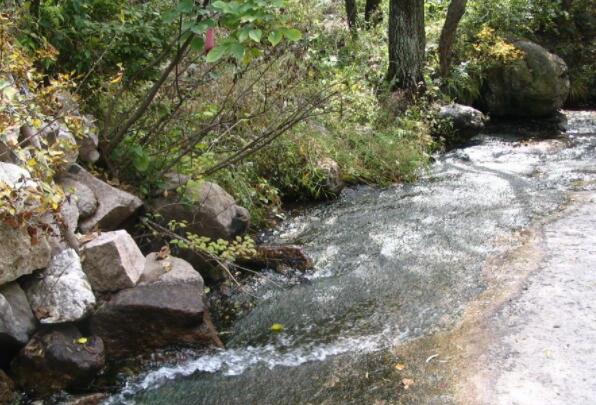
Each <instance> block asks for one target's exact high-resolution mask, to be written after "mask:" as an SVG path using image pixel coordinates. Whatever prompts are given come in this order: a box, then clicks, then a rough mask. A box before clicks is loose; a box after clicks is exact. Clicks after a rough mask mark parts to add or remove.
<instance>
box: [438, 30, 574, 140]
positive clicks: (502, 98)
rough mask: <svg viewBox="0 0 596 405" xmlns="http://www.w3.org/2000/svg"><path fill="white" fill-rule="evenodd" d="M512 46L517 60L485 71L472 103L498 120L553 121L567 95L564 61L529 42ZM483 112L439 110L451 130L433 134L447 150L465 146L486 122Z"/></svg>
mask: <svg viewBox="0 0 596 405" xmlns="http://www.w3.org/2000/svg"><path fill="white" fill-rule="evenodd" d="M514 45H515V47H516V48H517V49H518V50H519V51H521V52H520V57H519V58H518V59H515V60H513V61H510V62H507V63H498V64H495V65H494V66H492V67H491V68H490V69H488V71H487V72H486V75H485V76H486V77H485V78H484V83H483V86H482V88H481V92H480V97H479V99H478V100H476V101H475V103H474V104H475V105H477V106H478V107H479V108H480V109H481V110H482V111H484V113H486V114H489V115H490V116H492V117H497V118H527V119H533V118H542V119H543V118H545V117H555V118H556V117H557V114H558V111H559V109H560V108H562V107H563V105H564V104H565V101H566V100H567V97H568V95H569V87H570V84H569V75H568V69H567V65H566V64H565V61H563V59H561V58H560V57H558V56H557V55H555V54H552V53H550V52H549V51H547V50H546V49H544V48H543V47H541V46H540V45H538V44H535V43H533V42H530V41H517V42H515V43H514ZM482 111H480V110H477V109H475V108H473V107H470V106H466V105H461V104H450V105H446V106H442V107H440V108H439V110H438V116H439V118H441V119H442V120H446V121H448V122H450V123H451V128H450V129H449V130H445V128H438V129H439V131H437V132H438V133H436V134H435V135H437V136H441V137H443V138H444V141H445V144H446V146H447V147H454V146H459V145H461V144H463V143H465V142H466V141H468V140H470V139H471V138H472V137H474V136H475V135H477V134H478V133H480V131H482V129H483V128H484V126H485V124H486V122H487V121H488V117H487V116H486V115H485V114H484V113H483V112H482ZM543 121H544V120H543Z"/></svg>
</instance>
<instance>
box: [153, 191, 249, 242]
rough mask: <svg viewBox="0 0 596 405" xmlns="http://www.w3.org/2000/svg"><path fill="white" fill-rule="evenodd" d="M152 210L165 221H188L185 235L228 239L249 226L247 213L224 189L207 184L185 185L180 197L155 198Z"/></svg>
mask: <svg viewBox="0 0 596 405" xmlns="http://www.w3.org/2000/svg"><path fill="white" fill-rule="evenodd" d="M152 205H153V208H154V209H155V210H156V211H157V212H158V213H159V214H161V215H162V217H163V218H164V220H166V221H170V220H176V221H183V220H185V221H187V222H188V224H189V226H188V228H186V230H187V231H189V232H193V233H196V234H198V235H201V236H207V237H210V238H212V239H219V238H222V239H231V238H233V237H234V236H236V235H240V234H242V233H244V232H246V230H247V229H248V227H249V225H250V215H249V213H248V211H247V210H246V209H245V208H243V207H240V206H238V205H237V204H236V201H234V198H233V197H232V196H231V195H230V194H228V193H227V192H226V191H225V190H224V189H223V188H221V187H220V186H218V185H217V184H215V183H210V182H207V181H206V182H202V183H196V182H192V181H191V182H188V183H187V184H186V185H185V187H184V190H183V192H182V193H180V194H179V193H171V194H169V195H168V196H162V197H159V198H156V199H155V200H154V201H153V203H152Z"/></svg>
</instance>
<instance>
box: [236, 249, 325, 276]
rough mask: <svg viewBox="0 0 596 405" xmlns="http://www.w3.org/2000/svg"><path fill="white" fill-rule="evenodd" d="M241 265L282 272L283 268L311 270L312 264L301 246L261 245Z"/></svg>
mask: <svg viewBox="0 0 596 405" xmlns="http://www.w3.org/2000/svg"><path fill="white" fill-rule="evenodd" d="M242 264H243V265H247V266H249V267H256V268H260V269H262V268H270V269H273V270H276V271H282V270H283V269H284V268H292V269H298V270H311V269H313V268H314V263H313V261H312V259H311V258H310V257H308V255H307V254H306V252H305V251H304V248H303V247H302V246H298V245H277V246H272V245H270V246H267V245H262V246H259V247H257V254H256V255H255V256H254V257H252V258H250V259H245V260H244V261H242Z"/></svg>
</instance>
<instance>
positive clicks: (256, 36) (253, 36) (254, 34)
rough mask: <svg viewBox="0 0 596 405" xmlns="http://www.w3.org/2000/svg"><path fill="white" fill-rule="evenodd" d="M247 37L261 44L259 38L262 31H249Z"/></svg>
mask: <svg viewBox="0 0 596 405" xmlns="http://www.w3.org/2000/svg"><path fill="white" fill-rule="evenodd" d="M248 36H249V37H250V39H252V40H253V41H255V42H261V37H262V36H263V31H261V30H259V29H256V30H251V31H250V32H249V33H248Z"/></svg>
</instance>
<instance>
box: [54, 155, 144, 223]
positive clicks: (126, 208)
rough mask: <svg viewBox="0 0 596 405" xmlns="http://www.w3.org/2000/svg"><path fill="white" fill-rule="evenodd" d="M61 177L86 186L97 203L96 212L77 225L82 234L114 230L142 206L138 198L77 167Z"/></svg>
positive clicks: (72, 167) (71, 168)
mask: <svg viewBox="0 0 596 405" xmlns="http://www.w3.org/2000/svg"><path fill="white" fill-rule="evenodd" d="M63 177H66V178H70V179H73V180H75V181H77V182H79V183H83V184H84V185H86V186H87V187H88V188H89V189H91V190H92V191H93V194H94V195H95V197H96V198H97V200H98V202H99V204H98V206H97V210H95V212H94V213H93V214H92V215H91V216H89V217H87V218H86V219H84V220H83V221H81V223H80V224H79V228H80V229H81V231H82V232H89V231H91V230H93V229H95V228H99V229H101V230H107V231H110V230H113V229H116V228H117V227H118V226H119V225H120V224H122V223H123V222H124V221H125V220H126V219H128V218H129V217H130V216H132V215H133V214H134V213H135V212H136V211H137V210H138V209H139V208H140V207H141V206H142V205H143V202H142V201H141V199H139V198H138V197H136V196H134V195H132V194H130V193H127V192H126V191H123V190H119V189H117V188H115V187H112V186H110V185H109V184H107V183H104V182H103V181H101V180H99V179H98V178H96V177H94V176H93V175H92V174H90V173H89V172H88V171H86V170H85V169H83V168H82V167H81V166H79V165H76V164H75V165H72V166H71V167H70V169H69V170H68V173H67V174H66V175H65V176H63Z"/></svg>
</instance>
